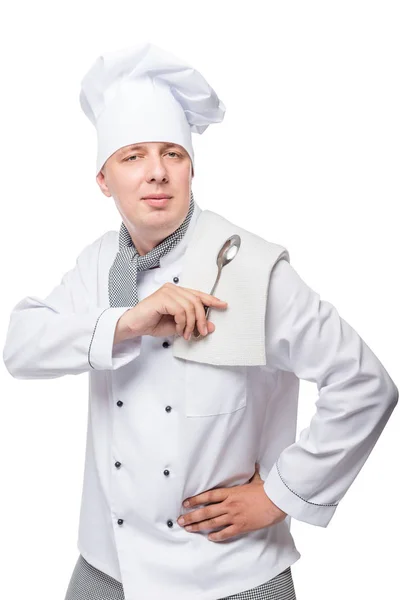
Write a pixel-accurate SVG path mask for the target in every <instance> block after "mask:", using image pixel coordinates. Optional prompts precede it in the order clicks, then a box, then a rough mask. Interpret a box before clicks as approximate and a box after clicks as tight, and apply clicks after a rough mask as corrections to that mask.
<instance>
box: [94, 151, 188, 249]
mask: <svg viewBox="0 0 400 600" xmlns="http://www.w3.org/2000/svg"><path fill="white" fill-rule="evenodd" d="M192 176H193V174H192V161H191V159H190V156H189V154H188V153H187V152H186V150H185V149H184V148H183V147H182V146H180V145H179V144H171V143H167V142H147V143H140V144H139V143H138V144H133V145H129V146H124V147H123V148H120V149H119V150H117V151H116V152H114V154H112V155H111V156H110V157H109V158H108V159H107V161H106V162H105V164H104V165H103V168H102V170H101V171H100V172H99V174H98V175H97V177H96V181H97V183H98V184H99V186H100V189H101V191H102V192H103V193H104V194H105V195H106V196H108V197H111V196H112V197H113V198H114V201H115V204H116V206H117V209H118V211H119V212H120V214H121V216H122V219H123V221H124V223H125V225H126V227H127V228H128V230H129V233H130V234H131V236H132V239H133V240H134V242H135V245H136V246H137V248H138V250H139V252H141V253H145V252H148V251H149V250H150V249H151V248H153V247H154V246H155V245H157V244H158V243H159V242H160V241H161V240H163V239H164V238H165V237H167V236H168V235H170V233H172V232H173V231H175V229H177V228H178V227H179V226H180V225H181V224H182V223H183V221H184V219H185V217H186V215H187V212H188V210H189V203H190V190H191V182H192ZM152 194H167V195H168V196H171V198H170V199H168V200H167V201H166V202H164V203H163V204H161V205H159V206H157V205H156V204H151V203H150V202H148V201H146V200H144V197H145V196H149V195H150V196H151V195H152Z"/></svg>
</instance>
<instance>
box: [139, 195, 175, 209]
mask: <svg viewBox="0 0 400 600" xmlns="http://www.w3.org/2000/svg"><path fill="white" fill-rule="evenodd" d="M171 198H172V196H168V195H167V194H154V196H145V197H144V198H143V200H145V202H147V204H150V206H165V205H166V204H168V201H169V200H171Z"/></svg>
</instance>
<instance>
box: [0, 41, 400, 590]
mask: <svg viewBox="0 0 400 600" xmlns="http://www.w3.org/2000/svg"><path fill="white" fill-rule="evenodd" d="M80 102H81V106H82V109H83V111H84V113H85V115H86V116H87V117H88V118H89V119H90V121H91V122H92V123H93V125H94V126H95V128H96V133H97V160H96V180H97V183H98V185H99V187H100V189H101V191H102V193H103V194H105V196H106V197H109V198H111V197H112V198H113V200H114V202H115V205H116V208H117V210H118V211H119V213H120V215H121V219H122V222H121V226H120V229H119V231H108V232H106V233H104V234H103V235H101V236H100V237H99V238H98V239H96V240H95V241H93V242H92V243H90V244H89V245H87V246H86V247H85V248H84V249H83V250H82V251H81V253H80V254H79V256H78V257H77V260H76V265H75V266H74V268H72V269H71V270H70V271H68V272H67V273H66V274H65V275H64V276H63V277H62V280H61V282H60V284H59V285H57V286H56V287H55V288H54V289H53V290H52V291H51V293H50V294H49V295H48V296H47V297H46V298H40V297H38V296H28V297H26V298H24V299H23V300H21V301H20V302H19V303H18V304H17V305H16V306H15V307H14V309H13V311H12V313H11V317H10V323H9V328H8V332H7V338H6V343H5V347H4V350H3V360H4V362H5V365H6V367H7V369H8V371H9V372H10V374H11V375H12V376H13V377H16V378H18V379H46V378H48V379H51V378H56V377H62V376H64V375H68V374H74V375H77V374H79V373H88V374H89V411H88V428H87V443H86V461H85V471H84V482H83V493H82V503H81V512H80V522H79V534H78V550H79V557H78V559H77V563H76V565H75V568H74V570H73V573H72V576H71V580H70V583H69V586H68V590H67V593H66V600H86V599H89V598H93V599H96V600H110V599H111V598H112V599H117V600H119V599H120V600H123V599H125V600H137V599H138V598H140V599H146V600H147V599H156V600H159V599H161V598H163V599H165V600H192V599H197V600H217V599H222V598H235V599H239V598H252V599H253V598H254V599H255V598H260V599H261V598H264V599H266V598H268V599H270V600H292V599H294V598H295V590H294V585H293V580H292V576H291V569H290V567H291V565H292V564H294V563H295V562H296V561H297V560H298V559H299V558H300V556H301V555H300V553H299V551H298V550H297V548H296V546H295V543H294V540H293V538H292V535H291V533H290V521H291V518H295V519H298V520H300V521H303V522H306V523H309V524H310V525H316V526H320V527H326V526H327V525H328V523H329V522H330V520H331V519H332V517H333V515H334V513H335V511H336V509H337V507H338V505H339V503H340V501H341V500H342V498H343V497H344V495H345V493H346V491H347V490H348V488H349V487H350V485H351V484H352V482H353V481H354V479H355V478H356V476H357V474H358V473H359V471H360V469H361V468H362V466H363V464H364V463H365V461H366V459H367V457H368V455H369V454H370V452H371V450H372V449H373V447H374V445H375V444H376V442H377V440H378V438H379V436H380V434H381V433H382V431H383V429H384V427H385V425H386V423H387V421H388V419H389V417H390V415H391V413H392V411H393V409H394V407H395V405H396V404H397V402H398V389H397V387H396V385H395V384H394V382H393V381H392V379H391V378H390V376H389V374H388V373H387V371H386V370H385V368H384V367H383V365H382V364H381V362H380V361H379V359H378V358H377V357H376V356H375V355H374V353H373V352H372V350H371V349H370V348H369V347H368V346H367V344H366V343H365V342H364V341H363V340H362V339H361V337H360V336H359V335H358V334H357V332H356V331H355V330H354V329H353V328H352V327H351V326H350V325H349V324H348V323H347V322H346V321H345V320H344V319H343V318H341V317H340V315H339V314H338V311H337V310H336V308H335V307H334V306H333V305H332V304H331V303H329V302H327V301H325V300H321V298H320V296H319V294H318V293H317V292H315V291H314V290H313V289H311V288H310V287H309V286H308V285H307V284H306V283H305V281H304V280H303V279H302V278H301V277H300V276H299V275H298V273H297V272H296V271H295V269H294V268H293V267H292V266H291V264H290V257H289V253H288V251H287V250H286V249H285V248H284V247H282V246H280V245H278V244H275V243H272V242H269V241H268V240H263V239H262V238H260V237H259V236H256V235H255V234H253V233H252V232H248V231H246V230H245V229H243V228H241V227H239V226H237V225H235V224H233V223H230V222H229V221H228V220H227V219H225V218H224V217H223V216H222V215H218V214H217V213H215V212H213V211H212V210H203V209H201V208H200V206H199V205H198V204H197V202H196V201H195V200H194V195H193V191H192V179H193V176H194V152H193V147H192V140H191V133H192V132H195V133H199V134H201V133H203V132H204V131H205V130H206V129H207V127H208V125H210V124H212V123H218V122H221V121H222V119H223V117H224V113H225V106H224V105H223V103H222V101H221V100H219V98H218V96H217V94H216V93H215V91H214V90H213V89H212V88H211V87H210V85H209V84H208V83H207V82H206V81H205V79H204V78H203V77H202V76H201V74H200V73H199V72H198V71H196V70H195V69H193V68H192V67H191V66H189V65H187V64H186V63H185V62H183V61H182V60H180V59H178V58H177V57H175V56H173V55H172V54H170V53H168V52H166V51H164V50H162V49H161V48H159V47H157V46H155V45H153V44H147V43H146V44H139V45H136V46H134V47H131V48H126V49H123V50H121V51H118V52H114V53H108V54H104V55H102V56H100V57H99V58H98V59H97V60H96V61H95V63H94V64H93V66H92V67H91V68H90V70H89V71H88V72H87V74H86V75H85V77H84V78H83V80H82V89H81V94H80ZM211 194H212V192H211V190H210V196H211ZM208 202H209V204H211V206H212V201H211V198H210V199H209V200H208ZM227 243H228V246H227V245H226V244H227ZM227 247H230V248H231V249H232V248H233V249H234V251H235V252H236V254H234V256H233V258H232V255H230V257H228V260H227V261H226V262H225V263H224V264H223V258H224V257H225V259H226V258H227V253H225V254H224V248H227ZM217 257H219V258H218V260H219V262H218V263H217ZM221 257H222V258H221ZM221 261H222V262H221ZM222 265H223V266H222ZM217 276H219V279H218V284H217V287H216V289H215V294H211V289H212V287H213V284H214V283H215V280H216V277H217ZM207 307H208V308H209V316H208V311H207V315H206V310H207ZM300 379H304V380H308V381H312V382H314V383H316V384H317V387H318V391H319V397H318V401H317V403H316V412H315V414H314V416H313V418H312V419H311V421H310V424H309V427H307V428H306V429H304V430H303V431H302V432H301V433H300V436H299V439H298V440H297V441H296V439H295V436H296V416H297V406H298V392H299V382H300Z"/></svg>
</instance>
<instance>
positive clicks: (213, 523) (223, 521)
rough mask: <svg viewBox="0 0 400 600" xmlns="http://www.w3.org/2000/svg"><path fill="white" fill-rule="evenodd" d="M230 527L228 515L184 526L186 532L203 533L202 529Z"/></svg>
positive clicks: (230, 522) (230, 520)
mask: <svg viewBox="0 0 400 600" xmlns="http://www.w3.org/2000/svg"><path fill="white" fill-rule="evenodd" d="M228 525H232V517H230V516H229V515H228V514H225V515H220V516H218V517H213V518H212V519H206V520H205V521H200V522H199V523H193V524H192V525H185V529H186V531H193V532H195V531H203V530H204V529H218V527H224V526H228Z"/></svg>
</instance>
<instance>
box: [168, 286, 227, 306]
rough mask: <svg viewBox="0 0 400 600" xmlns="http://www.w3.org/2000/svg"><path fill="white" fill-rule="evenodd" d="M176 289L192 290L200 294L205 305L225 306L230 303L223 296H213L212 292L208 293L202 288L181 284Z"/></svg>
mask: <svg viewBox="0 0 400 600" xmlns="http://www.w3.org/2000/svg"><path fill="white" fill-rule="evenodd" d="M176 289H178V290H187V291H189V292H191V293H192V294H194V295H195V296H198V297H199V298H200V300H201V301H202V303H203V304H204V305H205V306H215V307H217V308H225V305H228V303H227V302H226V301H225V300H221V298H217V296H212V295H211V294H207V293H206V292H202V291H201V290H194V289H192V288H185V287H183V286H179V285H178V286H176Z"/></svg>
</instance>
